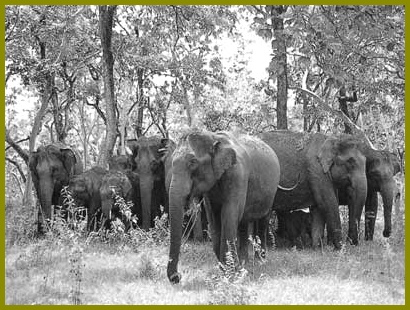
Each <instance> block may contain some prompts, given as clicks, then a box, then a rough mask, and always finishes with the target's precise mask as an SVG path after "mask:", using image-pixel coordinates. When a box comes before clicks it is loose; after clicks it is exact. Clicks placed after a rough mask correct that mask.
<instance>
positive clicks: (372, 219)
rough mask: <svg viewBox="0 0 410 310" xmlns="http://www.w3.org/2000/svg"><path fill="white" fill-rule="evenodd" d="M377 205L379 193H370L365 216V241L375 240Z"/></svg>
mask: <svg viewBox="0 0 410 310" xmlns="http://www.w3.org/2000/svg"><path fill="white" fill-rule="evenodd" d="M377 204H378V197H377V192H376V191H372V192H368V195H367V199H366V205H365V215H364V231H365V233H364V234H365V240H373V234H374V225H375V223H376V218H377Z"/></svg>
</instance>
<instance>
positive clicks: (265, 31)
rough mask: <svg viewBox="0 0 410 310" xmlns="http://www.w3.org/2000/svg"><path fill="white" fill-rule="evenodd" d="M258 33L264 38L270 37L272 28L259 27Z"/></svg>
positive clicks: (268, 38)
mask: <svg viewBox="0 0 410 310" xmlns="http://www.w3.org/2000/svg"><path fill="white" fill-rule="evenodd" d="M258 35H259V36H261V37H262V38H264V39H265V40H270V39H272V30H270V29H259V30H258Z"/></svg>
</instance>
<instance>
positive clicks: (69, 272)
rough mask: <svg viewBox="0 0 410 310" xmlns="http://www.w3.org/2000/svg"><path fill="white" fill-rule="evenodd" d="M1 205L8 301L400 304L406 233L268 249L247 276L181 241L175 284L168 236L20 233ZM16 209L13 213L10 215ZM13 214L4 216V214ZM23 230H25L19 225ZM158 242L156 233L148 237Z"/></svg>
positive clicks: (202, 246) (207, 247) (201, 246)
mask: <svg viewBox="0 0 410 310" xmlns="http://www.w3.org/2000/svg"><path fill="white" fill-rule="evenodd" d="M11 209H12V208H10V206H8V207H7V208H6V219H7V220H9V221H8V222H6V223H7V234H6V253H5V275H6V280H5V283H6V288H5V303H6V304H86V305H92V304H116V305H119V304H134V305H135V304H157V305H169V304H205V305H207V304H257V305H260V304H277V305H294V304H302V305H307V304H315V305H323V304H326V305H339V304H343V305H344V304H359V305H365V304H369V305H370V304H404V302H405V282H404V281H405V280H404V279H405V263H404V241H403V240H402V239H403V238H400V241H399V240H398V239H399V238H393V237H391V238H389V239H385V238H383V237H382V236H381V231H382V226H381V223H378V227H376V232H375V240H374V241H372V242H365V241H363V240H361V243H360V245H359V246H351V245H347V244H346V245H344V246H343V248H342V250H341V251H334V250H333V247H330V246H325V247H324V248H323V249H319V250H316V251H313V250H311V249H305V250H296V249H295V248H292V249H273V250H272V249H271V250H269V251H268V253H267V254H268V255H267V260H266V262H265V263H263V264H261V263H260V262H258V261H252V260H251V261H250V262H249V263H248V264H247V265H246V269H247V271H248V274H247V275H246V276H244V277H242V278H236V280H235V281H229V280H228V279H227V278H226V277H225V276H224V275H223V274H222V272H221V271H220V269H219V267H218V264H217V260H216V257H215V255H214V254H213V251H212V245H211V243H210V242H205V243H199V242H193V241H192V242H190V241H188V242H187V243H185V244H184V245H183V246H182V249H181V255H180V261H179V272H180V273H181V274H182V279H181V282H180V283H179V284H177V285H172V284H170V283H169V281H168V279H167V276H166V265H167V261H168V245H167V242H155V240H145V242H140V241H141V238H139V239H138V240H139V242H135V239H134V240H132V239H130V238H111V239H108V240H105V241H104V242H103V241H102V239H100V238H91V239H90V238H88V239H85V238H84V237H82V236H79V235H76V234H74V233H73V232H66V233H65V234H59V235H58V236H56V235H55V234H54V235H49V236H46V237H45V238H42V239H37V238H28V237H27V238H22V237H21V236H20V238H17V237H16V236H17V234H16V230H15V229H14V230H13V228H12V226H11V225H13V224H14V225H16V224H17V223H16V222H15V221H16V220H15V218H16V217H14V222H13V220H12V219H10V217H9V215H10V212H8V211H10V210H11ZM13 213H14V212H13ZM8 214H9V215H8ZM25 233H26V232H25ZM154 239H155V238H154Z"/></svg>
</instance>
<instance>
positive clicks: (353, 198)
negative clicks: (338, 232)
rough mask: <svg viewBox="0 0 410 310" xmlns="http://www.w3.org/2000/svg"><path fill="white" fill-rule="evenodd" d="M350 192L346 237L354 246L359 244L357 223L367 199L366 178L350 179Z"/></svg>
mask: <svg viewBox="0 0 410 310" xmlns="http://www.w3.org/2000/svg"><path fill="white" fill-rule="evenodd" d="M351 188H352V191H351V195H350V202H349V233H348V237H349V238H350V241H351V242H352V243H353V244H354V245H358V243H359V223H360V217H361V215H362V212H363V206H364V205H365V203H366V197H367V178H366V176H365V175H364V176H358V177H356V178H354V179H352V187H351Z"/></svg>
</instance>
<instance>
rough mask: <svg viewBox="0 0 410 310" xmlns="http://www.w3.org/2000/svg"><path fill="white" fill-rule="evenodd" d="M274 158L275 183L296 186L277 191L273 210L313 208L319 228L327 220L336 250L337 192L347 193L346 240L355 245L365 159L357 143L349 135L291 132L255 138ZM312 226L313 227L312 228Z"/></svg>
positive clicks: (316, 240)
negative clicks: (276, 163) (276, 167)
mask: <svg viewBox="0 0 410 310" xmlns="http://www.w3.org/2000/svg"><path fill="white" fill-rule="evenodd" d="M260 137H261V139H262V140H263V141H265V142H266V143H267V144H268V145H269V146H270V147H271V148H272V149H273V150H274V151H275V152H276V154H277V156H278V158H279V162H280V165H281V177H280V183H281V184H282V185H285V186H286V185H287V184H290V183H292V184H293V183H294V182H295V180H296V179H297V178H298V175H300V182H299V185H298V186H297V188H296V189H295V190H293V191H290V192H287V191H278V193H277V195H276V197H275V201H274V210H277V211H279V212H280V211H291V210H295V209H301V208H306V207H310V206H313V207H312V212H313V214H315V215H316V216H314V217H313V221H315V220H319V221H321V222H322V223H323V224H321V225H324V221H325V220H326V222H327V224H328V227H329V230H330V231H331V232H332V236H333V240H332V241H333V244H334V246H335V248H336V249H340V248H341V245H342V230H341V222H340V215H339V202H338V195H337V189H338V188H346V189H347V191H346V192H347V195H348V196H347V199H348V202H349V214H351V215H352V216H351V220H350V221H349V233H348V235H349V238H350V239H351V240H352V241H353V242H356V243H357V242H358V223H357V221H356V220H355V219H356V218H357V214H361V212H362V210H363V206H364V204H365V201H366V195H367V179H366V173H365V168H366V159H365V157H364V155H363V154H362V153H361V152H360V150H359V143H358V142H357V141H356V140H354V139H352V138H351V137H349V136H348V135H341V136H338V137H336V136H334V137H333V136H332V137H327V136H326V135H324V134H321V133H315V134H308V133H296V132H291V131H287V130H283V131H279V130H278V131H273V132H268V133H263V134H261V135H260ZM313 225H314V224H313ZM316 227H317V225H316ZM312 234H313V235H312V239H313V244H314V245H316V244H318V243H319V239H320V237H321V235H320V234H319V231H318V230H314V231H313V233H312Z"/></svg>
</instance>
